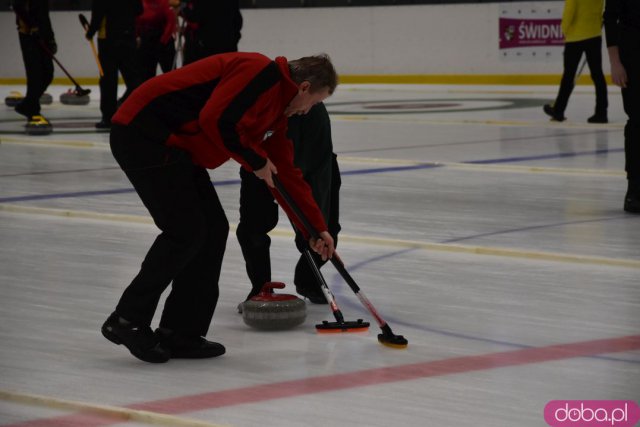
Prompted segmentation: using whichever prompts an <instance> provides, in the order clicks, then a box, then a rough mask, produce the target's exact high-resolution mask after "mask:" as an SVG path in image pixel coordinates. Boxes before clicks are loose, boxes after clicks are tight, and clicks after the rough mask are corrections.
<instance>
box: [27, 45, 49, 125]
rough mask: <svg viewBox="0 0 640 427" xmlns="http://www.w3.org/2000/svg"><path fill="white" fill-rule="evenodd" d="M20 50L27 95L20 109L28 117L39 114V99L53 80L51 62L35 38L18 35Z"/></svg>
mask: <svg viewBox="0 0 640 427" xmlns="http://www.w3.org/2000/svg"><path fill="white" fill-rule="evenodd" d="M18 34H19V38H20V50H21V51H22V60H23V61H24V68H25V71H26V74H27V93H26V95H25V97H24V99H23V100H22V101H20V109H21V111H23V112H24V114H25V115H28V116H37V115H39V114H40V97H41V96H42V94H43V93H44V91H45V90H47V87H49V85H50V84H51V81H52V80H53V60H52V59H51V56H49V55H48V54H47V53H46V52H45V51H44V49H43V48H42V46H41V45H40V41H39V39H38V38H37V37H35V36H31V35H27V34H22V33H18Z"/></svg>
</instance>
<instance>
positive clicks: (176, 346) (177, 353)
mask: <svg viewBox="0 0 640 427" xmlns="http://www.w3.org/2000/svg"><path fill="white" fill-rule="evenodd" d="M155 335H156V337H158V339H159V340H160V342H161V343H162V346H163V347H164V348H166V349H167V350H169V352H170V353H171V358H172V359H207V358H210V357H218V356H222V355H223V354H224V353H225V352H226V349H225V348H224V346H223V345H222V344H220V343H217V342H213V341H208V340H206V339H205V338H203V337H200V336H188V335H181V334H179V333H176V332H173V331H170V330H168V329H164V328H158V329H156V332H155Z"/></svg>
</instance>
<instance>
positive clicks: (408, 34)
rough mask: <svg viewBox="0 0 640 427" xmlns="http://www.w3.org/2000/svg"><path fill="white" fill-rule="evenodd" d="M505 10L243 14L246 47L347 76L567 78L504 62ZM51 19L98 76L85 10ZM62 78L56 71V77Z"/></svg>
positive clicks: (6, 25) (11, 57)
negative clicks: (325, 59) (314, 60)
mask: <svg viewBox="0 0 640 427" xmlns="http://www.w3.org/2000/svg"><path fill="white" fill-rule="evenodd" d="M536 3H537V4H538V5H541V4H544V3H549V4H550V5H554V6H557V5H558V2H536ZM499 6H500V5H499V4H498V3H488V4H463V5H421V6H387V7H343V8H297V9H243V11H242V13H243V17H244V28H243V31H242V39H241V41H240V49H241V50H245V51H255V52H262V53H265V54H267V55H268V56H271V57H274V56H277V55H284V56H287V57H289V58H295V57H300V56H304V55H308V54H313V53H319V52H327V53H328V54H329V55H330V56H331V57H332V58H333V61H334V63H335V65H336V68H337V69H338V72H339V73H340V74H343V75H353V74H385V75H388V74H400V75H402V74H419V75H429V74H447V75H448V74H482V75H495V74H499V75H518V74H560V73H561V72H562V63H561V60H560V59H559V58H560V56H556V57H555V58H551V59H542V58H540V59H538V60H537V62H532V61H522V62H517V61H504V60H501V58H500V56H499V50H498V38H499V35H498V18H499ZM86 14H87V15H89V14H88V13H86ZM51 15H52V16H51V18H52V22H53V26H54V31H55V33H56V38H57V41H58V45H59V54H58V57H59V59H60V60H61V61H62V63H63V64H64V65H65V67H66V68H67V69H68V70H69V71H70V72H71V74H72V75H74V76H75V77H79V78H86V77H89V78H90V77H96V76H97V69H96V65H95V62H94V60H93V57H92V54H91V50H90V47H89V44H88V42H87V41H86V40H85V39H84V37H83V32H82V28H81V26H80V23H79V21H78V12H53V13H52V14H51ZM14 20H15V18H14V15H13V14H12V13H10V12H5V13H0V52H2V59H0V78H4V79H6V78H16V77H24V69H23V65H22V59H21V54H20V50H19V46H18V36H17V34H16V29H15V24H14ZM605 58H606V55H605ZM607 62H608V61H606V60H605V61H604V65H605V68H606V71H608V64H607ZM62 75H63V74H62V72H60V71H59V70H57V71H56V76H62Z"/></svg>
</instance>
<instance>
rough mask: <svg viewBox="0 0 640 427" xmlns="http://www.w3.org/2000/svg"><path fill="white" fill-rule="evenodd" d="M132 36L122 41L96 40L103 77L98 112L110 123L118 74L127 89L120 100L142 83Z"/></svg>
mask: <svg viewBox="0 0 640 427" xmlns="http://www.w3.org/2000/svg"><path fill="white" fill-rule="evenodd" d="M135 43H136V42H135V39H134V38H133V36H131V37H129V38H123V39H98V56H99V58H100V64H101V65H102V71H103V76H102V77H101V78H100V112H101V113H102V119H103V120H104V121H106V122H110V121H111V117H112V116H113V114H114V113H115V112H116V109H117V106H118V72H120V73H121V74H122V78H123V79H124V83H125V85H126V87H127V90H126V92H125V93H124V95H123V96H122V100H124V99H126V98H127V96H129V94H130V93H131V92H132V91H133V90H134V89H135V88H137V87H138V86H139V85H140V83H142V77H141V72H140V66H139V63H138V58H137V56H136V44H135Z"/></svg>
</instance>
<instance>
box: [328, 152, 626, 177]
mask: <svg viewBox="0 0 640 427" xmlns="http://www.w3.org/2000/svg"><path fill="white" fill-rule="evenodd" d="M338 159H339V160H340V162H341V163H352V164H358V163H360V164H362V163H364V164H375V165H384V164H386V165H402V166H419V165H433V166H446V167H451V168H456V169H470V170H478V171H494V172H515V173H543V174H544V173H546V174H558V175H596V176H613V177H624V176H626V173H625V172H624V171H623V170H617V169H583V168H550V167H542V166H513V165H491V164H474V163H459V162H416V161H414V160H404V159H382V158H375V157H351V156H340V157H339V158H338Z"/></svg>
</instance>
